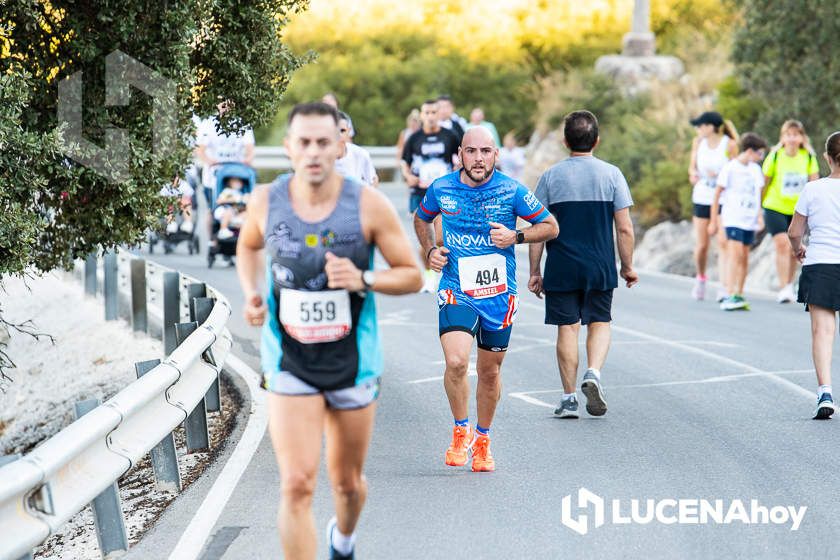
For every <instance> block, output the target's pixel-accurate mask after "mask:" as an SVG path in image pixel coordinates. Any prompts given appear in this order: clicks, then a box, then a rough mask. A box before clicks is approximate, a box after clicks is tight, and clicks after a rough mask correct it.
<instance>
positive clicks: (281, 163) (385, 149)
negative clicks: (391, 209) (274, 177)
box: [252, 146, 399, 171]
mask: <svg viewBox="0 0 840 560" xmlns="http://www.w3.org/2000/svg"><path fill="white" fill-rule="evenodd" d="M362 148H364V149H365V150H367V151H368V153H370V158H371V160H373V166H374V167H375V168H376V169H377V171H396V170H397V169H399V163H398V161H397V147H396V146H362ZM252 167H253V168H254V169H275V170H278V171H288V170H289V169H291V168H292V166H291V162H290V161H289V156H287V155H286V149H285V148H283V147H281V146H257V147H256V148H254V161H253V164H252Z"/></svg>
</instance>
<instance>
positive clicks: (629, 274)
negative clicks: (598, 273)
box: [621, 266, 639, 288]
mask: <svg viewBox="0 0 840 560" xmlns="http://www.w3.org/2000/svg"><path fill="white" fill-rule="evenodd" d="M621 278H622V279H624V281H625V282H627V287H628V288H632V287H633V286H635V285H636V284H638V283H639V275H638V274H637V273H636V271H635V270H633V269H632V268H629V267H623V266H622V267H621Z"/></svg>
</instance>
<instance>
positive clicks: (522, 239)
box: [516, 230, 525, 245]
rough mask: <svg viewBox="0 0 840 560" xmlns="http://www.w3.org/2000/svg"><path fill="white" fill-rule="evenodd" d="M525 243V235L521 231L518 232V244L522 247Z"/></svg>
mask: <svg viewBox="0 0 840 560" xmlns="http://www.w3.org/2000/svg"><path fill="white" fill-rule="evenodd" d="M522 243H525V233H524V232H523V231H520V230H516V244H517V245H520V244H522Z"/></svg>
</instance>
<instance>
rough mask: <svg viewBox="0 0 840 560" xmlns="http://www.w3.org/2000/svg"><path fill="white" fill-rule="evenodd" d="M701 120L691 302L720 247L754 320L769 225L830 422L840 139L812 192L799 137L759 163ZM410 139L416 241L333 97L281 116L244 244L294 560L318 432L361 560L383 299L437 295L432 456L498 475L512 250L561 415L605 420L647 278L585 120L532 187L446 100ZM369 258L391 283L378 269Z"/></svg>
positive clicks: (412, 118) (625, 191) (731, 302)
mask: <svg viewBox="0 0 840 560" xmlns="http://www.w3.org/2000/svg"><path fill="white" fill-rule="evenodd" d="M693 122H694V124H695V125H696V126H697V129H698V139H697V141H696V142H695V144H694V148H693V150H692V159H691V164H690V169H689V174H690V179H691V180H692V183H694V185H695V186H694V190H695V192H694V200H695V218H694V219H695V224H696V228H695V229H696V232H697V240H698V241H697V251H696V261H697V279H696V284H695V287H694V297H696V298H697V299H703V298H704V297H705V288H706V260H707V255H708V246H709V244H710V240H716V242H717V243H718V244H719V246H720V247H721V249H722V250H721V251H720V253H721V256H720V259H721V262H720V265H719V270H720V272H721V274H724V273H725V275H726V276H725V281H724V282H723V285H724V286H725V289H726V293H721V294H719V299H720V300H721V303H722V308H723V309H727V310H729V309H739V308H745V307H746V302H745V300H744V298H743V284H744V278H745V275H746V271H747V264H748V263H747V260H748V254H749V247H750V245H751V244H752V243H753V241H754V239H753V237H754V235H755V232H756V231H757V230H759V229H760V228H761V227H762V225H763V226H766V227H767V228H768V231H770V233H772V234H773V235H774V243H776V247H777V251H778V256H779V258H778V266H779V276H780V278H781V279H782V281H783V286H782V293H780V295H779V300H780V301H788V300H792V299H793V298H794V297H795V296H794V295H792V290H793V288H792V282H793V274H794V270H795V266H796V262H797V261H798V260H804V262H805V266H804V268H803V273H802V278H801V280H800V289H799V301H801V302H803V303H806V304H807V305H808V306H809V308H810V311H811V316H812V320H813V324H814V361H815V364H816V367H817V376H818V381H819V390H818V404H817V411H816V412H815V414H814V416H815V417H816V418H827V417H830V416H831V413H833V412H834V404H833V401H832V398H831V387H830V362H831V347H832V342H833V336H834V328H835V315H836V313H835V312H836V310H838V309H840V133H838V134H835V135H833V136H832V137H831V138H829V140H828V142H827V145H826V155H825V157H826V161H827V162H828V163H829V165H830V166H831V172H832V174H831V176H830V177H828V178H826V179H822V180H819V181H813V180H814V179H816V178H817V176H815V174H816V169H818V168H817V167H816V166H815V163H814V160H815V157H816V156H814V155H813V153H812V150H811V148H810V145H809V144H808V142H807V137H806V136H805V131H804V128H803V127H802V125H801V124H800V123H796V122H794V121H791V122H788V123H785V126H784V127H783V129H782V138H781V144H780V146H779V147H778V148H776V149H775V150H774V151H772V152H770V154H769V155H768V154H767V149H768V148H767V142H766V141H764V140H763V139H762V138H760V137H759V136H757V135H755V134H752V133H747V134H744V135H742V136H741V137H738V135H737V134H736V133H735V131H734V128H733V127H731V125H727V124H726V123H725V122H724V121H723V119H722V118H721V117H720V115H718V114H717V113H704V114H703V115H701V116H700V117H698V118H697V119H695V120H694V121H693ZM406 124H407V128H406V130H405V131H403V133H402V134H401V135H400V143H401V152H400V171H401V174H402V177H403V179H404V180H405V183H406V185H407V187H408V189H409V211H410V212H411V215H412V219H413V225H414V233H415V235H416V240H417V244H413V242H412V241H411V240H410V238H409V235H408V234H407V233H406V231H405V229H404V227H403V225H402V223H401V220H400V218H399V214H398V212H397V211H396V210H395V209H394V207H393V206H392V205H391V203H390V202H389V201H388V199H387V198H386V197H385V196H384V194H383V193H381V192H380V191H379V190H378V189H376V188H375V187H376V183H377V182H378V179H377V178H376V171H375V169H373V167H372V165H368V163H366V162H365V161H364V155H363V154H362V153H361V152H364V150H360V151H357V150H355V149H354V148H355V147H352V146H353V144H352V138H353V134H354V129H353V123H352V121H351V119H350V117H349V116H348V115H346V114H345V113H342V112H340V111H339V110H338V100H337V98H336V97H335V96H334V95H331V94H330V95H328V96H325V97H324V99H322V100H321V101H319V102H313V103H306V104H301V105H298V106H296V107H294V109H292V111H291V112H290V114H289V117H288V128H287V134H286V138H285V141H284V142H285V148H286V150H287V153H288V155H289V158H290V160H291V163H292V168H293V172H292V173H291V174H286V175H282V176H280V177H278V178H277V179H276V180H274V181H273V182H272V183H271V184H269V185H262V186H260V187H258V188H257V189H256V190H255V191H254V193H253V194H252V196H251V197H250V200H249V203H248V211H247V219H246V221H245V224H244V225H243V227H242V231H241V234H240V236H239V243H238V252H237V257H238V263H237V266H238V273H239V278H240V282H241V285H242V288H243V291H244V294H245V318H246V321H247V322H248V323H249V324H251V325H255V326H261V327H262V329H263V330H262V347H261V356H262V370H263V376H264V377H263V387H264V388H265V389H266V390H267V392H268V403H269V411H270V423H269V428H270V433H271V438H272V442H273V444H274V449H275V454H276V459H277V463H278V466H279V470H280V474H281V489H282V498H281V502H280V513H279V518H278V523H279V528H280V535H281V541H282V545H283V549H284V553H285V555H286V557H288V558H314V557H315V554H316V549H317V539H316V528H315V521H314V517H313V514H312V496H313V493H314V490H315V481H316V477H317V472H318V469H319V464H320V456H321V442H322V438H323V437H325V439H326V466H327V473H328V476H329V478H330V481H331V485H332V490H333V499H334V504H335V510H336V515H335V517H334V518H333V519H332V520H331V521H330V523H329V525H328V527H327V539H328V545H329V550H330V557H331V558H335V559H342V558H353V555H354V552H353V551H354V547H355V539H356V534H355V529H356V524H357V521H358V519H359V515H360V513H361V511H362V508H363V506H364V503H365V500H366V497H367V483H366V480H365V477H364V475H363V470H364V469H363V467H364V462H365V458H366V455H367V450H368V445H369V443H370V439H371V435H372V432H373V423H374V411H375V408H376V401H377V398H378V396H379V386H380V384H379V380H380V376H381V374H382V373H383V369H384V363H383V352H382V348H381V345H380V339H379V332H378V326H377V319H376V304H375V298H374V293H376V292H379V293H383V294H390V295H403V294H411V293H416V292H418V291H421V290H422V289H425V290H426V291H430V292H434V293H436V295H437V309H438V334H439V338H440V344H441V348H442V351H443V354H444V359H445V367H444V383H443V385H444V392H445V394H446V398H447V399H448V402H449V405H450V409H451V413H452V427H451V434H447V436H446V442H447V443H446V444H445V445H443V444H442V445H441V455H442V458H443V462H444V463H445V465H447V466H450V467H463V466H467V465H469V468H470V469H471V470H472V471H475V472H487V471H493V470H495V468H496V465H495V461H494V458H493V455H492V453H491V428H492V424H493V420H494V416H495V412H496V407H497V405H498V403H499V399H500V396H501V368H502V363H503V360H504V357H505V353H506V350H507V349H508V346H509V344H510V338H511V331H512V328H513V325H514V324H515V319H516V315H517V310H518V307H519V297H520V290H519V289H518V286H517V279H516V258H517V256H516V251H515V246H516V245H517V244H527V245H528V253H529V264H530V274H529V279H528V285H527V289H528V290H529V291H530V292H532V294H533V295H532V296H531V297H537V298H541V299H544V303H545V323H546V324H549V325H556V328H557V335H556V336H557V341H556V348H557V364H558V370H559V374H560V379H561V382H562V386H563V395H562V397H561V399H560V401H559V402H558V404H557V407H556V410H555V414H556V415H557V416H560V417H564V418H577V417H579V416H580V414H581V412H580V411H579V403H578V395H577V393H578V388H580V391H581V393H582V395H583V398H584V399H585V409H586V411H587V413H588V414H590V415H593V416H602V415H604V414H606V412H607V410H608V407H607V402H606V395H605V391H604V389H603V386H602V379H601V377H602V373H601V370H602V368H603V367H604V364H605V363H606V359H607V354H608V350H609V345H610V336H611V335H610V325H611V321H612V298H613V291H614V289H616V288H617V287H618V285H619V278H621V280H622V281H623V283H624V285H625V286H626V287H627V288H631V287H633V286H634V285H635V284H636V283H637V282H638V280H639V278H638V275H637V273H636V272H635V270H634V268H633V249H634V243H635V240H634V228H633V223H632V220H631V217H630V208H631V207H632V205H633V200H632V197H631V192H630V188H629V187H628V184H627V181H626V180H625V178H624V176H623V174H622V172H621V171H620V170H619V169H618V168H617V167H616V166H614V165H611V164H609V163H607V162H605V161H603V160H601V159H599V158H597V157H596V156H595V155H594V151H595V150H596V149H597V147H598V145H599V142H600V140H601V137H600V131H599V125H598V120H597V118H596V116H595V115H593V114H592V113H591V112H588V111H575V112H573V113H570V114H569V115H567V116H566V118H565V120H564V123H563V129H564V142H565V145H566V147H567V148H568V151H569V154H570V157H569V158H567V159H564V160H562V161H560V162H559V163H557V164H556V165H554V166H552V167H551V168H550V169H548V170H547V171H546V172H545V173H544V174H543V175H542V177H541V178H540V179H539V182H538V183H537V186H536V189H535V191H533V192H532V191H531V190H529V189H528V188H527V187H525V186H524V185H522V184H521V183H520V182H519V181H518V180H517V179H516V178H515V177H513V176H511V175H508V174H507V173H505V172H504V171H505V166H502V169H499V167H500V165H502V164H501V163H500V159H502V155H501V152H500V140H499V135H498V133H497V132H496V129H495V127H493V126H488V125H490V124H491V123H488V121H486V120H485V119H484V115H483V113H482V112H481V111H480V110H474V111H472V113H471V118H470V121H469V122H465V121H464V120H463V119H462V118H460V117H459V116H458V115H457V113H455V111H454V105H453V103H452V100H451V99H450V98H449V97H448V96H440V97H438V98H434V99H429V100H428V101H426V102H424V103H423V104H422V105H421V107H420V108H419V109H418V110H417V111H413V112H412V113H411V114H410V115H409V116H408V119H407V123H406ZM506 136H509V137H510V138H512V135H506ZM509 147H510V148H513V147H515V146H509ZM354 154H358V155H354ZM342 160H343V161H342ZM762 161H763V162H764V163H763V168H762V167H761V166H760V165H759V164H760V163H761V162H762ZM517 165H518V164H517ZM800 165H801V166H802V167H801V169H800ZM514 167H516V166H514ZM519 169H521V165H520V166H519ZM802 170H804V171H802ZM803 176H804V177H803ZM809 180H810V181H812V182H809ZM806 183H807V184H806ZM794 196H795V197H796V198H795V199H794V200H793V203H792V204H791V201H790V199H791V198H792V197H794ZM762 205H763V206H764V208H765V210H766V212H765V214H764V215H763V216H762V214H761V212H760V208H761V206H762ZM771 228H772V229H771ZM806 228H807V229H809V230H810V242H809V244H808V248H807V250H806V248H805V246H804V245H803V236H804V233H805V230H806ZM782 241H784V242H785V243H786V245H784V246H783V244H782ZM412 245H414V246H415V247H416V246H418V245H419V251H416V252H415V250H414V249H413V247H412ZM375 250H377V251H378V252H379V253H380V254H381V256H382V258H383V259H384V261H385V262H386V263H387V265H388V268H386V269H374V267H373V263H374V251H375ZM616 253H617V254H618V260H619V265H618V266H616ZM424 270H425V272H424ZM782 296H784V297H782ZM430 305H432V303H431V301H430ZM581 326H585V327H586V330H587V332H586V354H587V356H586V358H587V368H586V370H585V373H584V375H583V377H582V379H581V382H580V385H578V378H577V377H578V366H579V361H580V358H579V356H578V336H579V331H580V329H581ZM474 341H475V343H476V344H477V359H476V364H475V368H476V373H477V378H478V379H477V387H476V399H475V400H476V406H475V414H476V416H475V421H474V422H471V421H470V403H469V401H470V386H469V383H468V380H467V375H468V364H469V357H470V355H471V352H472V348H473V342H474Z"/></svg>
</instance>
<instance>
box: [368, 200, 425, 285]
mask: <svg viewBox="0 0 840 560" xmlns="http://www.w3.org/2000/svg"><path fill="white" fill-rule="evenodd" d="M362 216H363V217H364V218H365V221H366V223H368V224H370V225H371V228H372V230H371V240H372V241H373V244H374V245H376V247H377V248H378V249H379V252H380V253H382V257H383V258H384V259H385V262H387V263H388V266H390V267H391V268H390V269H388V270H378V271H376V273H375V281H374V283H373V286H372V287H371V289H372V290H374V291H376V292H380V293H383V294H389V295H402V294H413V293H415V292H419V291H420V289H421V288H422V287H423V276H422V275H421V274H420V269H419V268H418V267H417V261H415V260H414V251H413V250H412V249H411V243H410V242H409V240H408V236H407V235H406V233H405V230H403V227H402V224H401V223H400V219H399V217H398V216H397V211H396V210H394V207H393V205H391V203H390V202H389V201H388V199H387V198H386V197H385V195H384V194H382V192H380V191H378V190H376V189H374V188H366V189H365V190H364V193H363V198H362Z"/></svg>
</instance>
